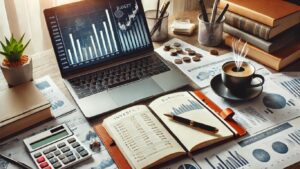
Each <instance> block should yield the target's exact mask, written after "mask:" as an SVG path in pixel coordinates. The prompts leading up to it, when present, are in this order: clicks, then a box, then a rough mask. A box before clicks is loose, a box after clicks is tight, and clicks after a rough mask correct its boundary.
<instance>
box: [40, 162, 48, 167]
mask: <svg viewBox="0 0 300 169" xmlns="http://www.w3.org/2000/svg"><path fill="white" fill-rule="evenodd" d="M48 165H49V164H48V163H47V162H43V163H41V164H40V167H41V168H45V167H47V166H48Z"/></svg>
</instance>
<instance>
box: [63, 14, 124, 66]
mask: <svg viewBox="0 0 300 169" xmlns="http://www.w3.org/2000/svg"><path fill="white" fill-rule="evenodd" d="M60 23H63V25H60V27H61V31H62V35H63V39H64V41H65V47H66V50H67V59H68V62H69V64H70V65H73V64H78V63H82V62H86V61H90V60H95V59H104V58H105V57H109V56H112V55H116V54H117V53H118V52H119V50H120V49H119V48H118V45H117V40H116V35H115V34H114V30H113V23H112V21H111V17H110V14H109V12H108V10H107V9H106V10H105V11H96V12H95V11H94V12H92V13H89V14H85V15H82V16H72V17H68V18H64V20H62V21H61V22H60ZM70 23H71V24H70Z"/></svg>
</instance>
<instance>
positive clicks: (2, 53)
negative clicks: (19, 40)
mask: <svg viewBox="0 0 300 169" xmlns="http://www.w3.org/2000/svg"><path fill="white" fill-rule="evenodd" d="M0 54H1V55H4V56H6V58H8V57H9V54H7V53H5V52H0Z"/></svg>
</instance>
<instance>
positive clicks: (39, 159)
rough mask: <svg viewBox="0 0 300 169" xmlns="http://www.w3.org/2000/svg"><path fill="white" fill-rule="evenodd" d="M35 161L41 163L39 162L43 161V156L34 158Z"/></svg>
mask: <svg viewBox="0 0 300 169" xmlns="http://www.w3.org/2000/svg"><path fill="white" fill-rule="evenodd" d="M36 161H37V162H38V163H41V162H44V161H45V158H44V157H43V156H41V157H39V158H38V159H36Z"/></svg>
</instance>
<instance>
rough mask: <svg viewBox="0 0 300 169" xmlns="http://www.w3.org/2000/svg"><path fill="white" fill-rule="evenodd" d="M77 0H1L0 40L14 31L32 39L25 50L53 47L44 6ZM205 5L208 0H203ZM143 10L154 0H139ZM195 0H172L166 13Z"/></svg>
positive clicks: (194, 7) (187, 6) (186, 7)
mask: <svg viewBox="0 0 300 169" xmlns="http://www.w3.org/2000/svg"><path fill="white" fill-rule="evenodd" d="M76 1H79V0H0V21H1V23H0V40H3V38H4V36H7V37H10V34H11V33H13V34H14V35H15V36H16V37H20V36H21V35H22V34H23V33H26V36H25V38H26V39H29V38H30V39H31V45H29V47H28V48H27V51H26V54H34V53H38V52H41V51H44V50H47V49H50V48H52V46H51V42H50V38H49V35H48V32H47V28H46V23H45V21H44V15H43V10H44V9H46V8H50V7H54V6H58V5H62V4H66V3H70V2H76ZM204 1H205V3H206V5H207V6H209V5H210V4H211V2H210V1H211V0H204ZM142 2H143V5H144V8H145V10H151V9H155V8H156V3H157V1H156V0H142ZM161 3H163V0H161ZM197 8H198V0H171V5H170V7H169V11H168V12H169V13H170V14H171V15H172V14H173V13H179V12H182V11H185V10H197Z"/></svg>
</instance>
